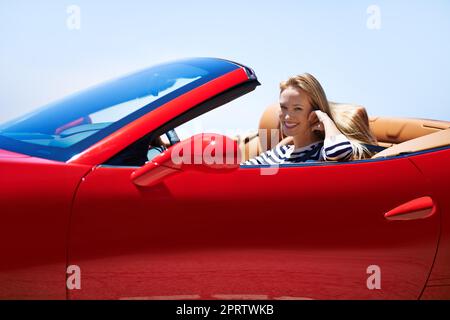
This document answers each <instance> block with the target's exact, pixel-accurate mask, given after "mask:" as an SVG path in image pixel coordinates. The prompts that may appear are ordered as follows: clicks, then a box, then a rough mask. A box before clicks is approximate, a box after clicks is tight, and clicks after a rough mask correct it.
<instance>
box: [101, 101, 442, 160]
mask: <svg viewBox="0 0 450 320" xmlns="http://www.w3.org/2000/svg"><path fill="white" fill-rule="evenodd" d="M217 105H220V103H217ZM330 105H331V106H332V107H334V110H336V111H337V112H347V116H356V115H358V116H360V117H361V116H362V118H363V119H364V120H365V121H366V122H367V126H368V127H369V128H370V130H371V131H372V133H373V135H374V137H375V138H376V140H377V141H376V142H375V143H374V145H366V147H367V148H368V149H369V151H370V152H371V154H372V155H371V157H370V158H372V159H379V158H387V157H394V156H398V155H403V154H407V153H415V152H420V151H425V150H430V149H436V148H440V147H445V146H450V121H438V120H427V119H417V118H395V117H369V116H368V115H367V112H366V109H365V108H364V107H363V106H361V105H357V104H348V103H336V102H330ZM212 108H213V107H211V109H212ZM199 109H202V108H196V110H199ZM278 112H279V105H278V103H273V104H271V105H269V106H268V107H267V108H266V109H265V110H264V112H263V113H262V116H261V118H260V121H259V126H258V129H255V130H253V131H252V132H250V133H248V134H245V135H236V136H234V137H233V139H234V140H235V141H236V142H237V143H238V146H239V149H240V153H241V162H244V161H246V160H248V159H251V158H254V157H256V156H258V155H259V154H261V153H263V152H265V151H267V150H270V149H272V148H274V147H275V146H276V145H277V144H278V143H283V142H285V141H286V139H284V140H283V137H282V136H281V130H280V122H279V120H278ZM202 113H204V109H203V112H201V111H198V112H197V111H195V112H194V113H193V114H192V115H187V116H186V117H183V118H184V119H182V118H180V119H177V121H176V123H172V124H168V125H167V126H164V127H162V128H160V129H159V130H157V131H156V132H152V133H150V134H149V135H147V136H145V137H143V138H142V139H140V140H138V141H137V142H135V143H134V144H132V145H130V146H129V147H128V148H126V149H125V150H123V151H122V152H120V153H119V154H118V155H116V156H114V157H113V158H112V159H110V160H108V161H107V162H106V163H105V164H108V165H115V166H117V165H118V166H142V165H144V164H145V163H146V162H148V161H150V160H152V159H153V158H154V157H155V156H157V155H158V154H160V153H161V152H163V151H164V150H167V148H169V147H170V146H172V145H174V144H176V143H178V142H179V141H180V139H179V137H178V135H177V133H176V130H175V129H176V128H177V125H181V124H182V123H183V122H186V121H189V120H190V119H194V118H195V117H196V116H198V115H200V114H202ZM263 135H266V137H263Z"/></svg>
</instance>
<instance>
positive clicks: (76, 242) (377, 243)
mask: <svg viewBox="0 0 450 320" xmlns="http://www.w3.org/2000/svg"><path fill="white" fill-rule="evenodd" d="M252 77H253V75H252V74H251V72H249V69H248V68H246V67H244V66H241V65H238V66H237V67H236V68H235V69H234V70H232V71H229V72H227V73H225V74H222V75H220V76H218V77H215V78H214V79H211V80H210V81H208V82H207V83H205V84H203V85H201V86H198V87H195V88H193V89H192V90H189V91H187V92H185V93H184V94H182V95H180V96H178V97H176V98H175V99H172V100H170V101H168V102H166V103H164V104H162V105H161V106H160V107H158V108H156V109H153V110H151V111H149V112H148V113H145V114H144V115H142V116H140V117H139V118H137V119H136V120H134V121H132V122H130V123H128V124H126V125H125V126H123V127H121V128H119V129H118V130H116V131H114V132H112V133H111V134H109V135H108V136H106V137H104V138H103V139H101V140H99V141H98V142H96V143H94V144H92V145H91V146H89V147H88V148H86V149H85V150H83V151H82V152H80V153H79V154H77V155H76V156H75V157H71V158H70V159H68V160H66V161H58V160H54V159H45V158H43V157H37V156H33V155H27V154H25V153H19V152H14V151H11V150H0V181H1V183H0V204H1V207H0V208H1V209H0V210H1V212H0V216H1V223H0V252H1V258H0V261H1V262H0V298H2V299H429V298H432V299H435V298H439V299H449V298H450V197H449V196H448V191H447V190H448V186H447V185H448V181H450V167H449V166H448V163H449V160H450V148H448V147H444V148H439V149H434V150H429V151H426V152H420V153H414V154H408V155H401V156H397V157H392V158H387V159H371V160H366V161H352V162H348V163H304V164H299V165H286V166H280V167H279V168H278V172H277V174H271V175H264V174H261V170H260V168H258V167H251V166H250V167H245V166H241V167H239V166H235V167H233V168H231V169H230V170H226V171H223V170H218V171H217V172H216V171H214V170H203V169H202V165H199V166H198V168H197V169H195V165H194V166H193V167H190V168H189V169H183V168H178V169H177V170H176V172H175V173H172V174H170V175H168V176H165V177H163V178H161V179H160V180H158V181H157V183H153V184H151V185H145V183H144V185H138V184H136V183H135V182H134V181H133V178H132V177H133V174H136V173H135V172H136V171H138V170H143V169H142V168H140V167H136V166H115V165H108V164H106V163H107V161H108V159H111V157H113V156H114V155H116V154H118V153H120V152H121V151H122V150H124V149H125V148H127V147H128V146H129V145H131V144H132V143H134V142H135V141H136V140H138V139H139V138H141V137H142V136H144V135H146V134H148V133H150V132H152V131H154V130H156V129H157V128H161V127H162V126H164V125H165V124H166V123H168V122H170V121H172V120H173V119H176V118H177V117H180V116H181V115H183V114H185V113H186V112H188V111H189V110H194V109H196V108H201V106H202V105H203V103H205V101H209V100H210V99H212V98H214V97H217V96H220V95H221V94H223V93H225V92H228V91H230V90H232V89H233V88H236V87H238V86H242V85H243V84H246V83H249V82H251V81H253V83H254V81H255V78H254V77H253V78H252ZM254 86H256V85H254ZM153 162H155V161H153ZM151 164H152V163H149V164H146V166H150V165H151ZM186 168H187V167H186ZM155 172H156V171H155ZM147 174H148V175H152V171H151V170H150V171H149V173H147ZM150 177H151V176H150ZM446 186H447V187H446ZM396 217H397V218H396ZM72 265H76V266H79V268H80V270H81V288H79V289H73V290H72V289H69V288H68V287H67V286H66V280H67V277H68V273H67V272H66V271H67V268H68V267H69V266H72ZM371 266H377V267H379V270H380V275H381V279H380V284H381V287H380V288H369V286H368V281H369V280H368V279H369V278H370V276H371V274H370V272H369V270H371Z"/></svg>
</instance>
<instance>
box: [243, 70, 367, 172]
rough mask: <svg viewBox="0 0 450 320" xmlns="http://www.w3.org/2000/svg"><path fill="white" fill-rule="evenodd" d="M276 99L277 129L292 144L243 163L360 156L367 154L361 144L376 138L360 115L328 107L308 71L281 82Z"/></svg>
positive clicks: (279, 146) (349, 158) (287, 161)
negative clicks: (277, 105)
mask: <svg viewBox="0 0 450 320" xmlns="http://www.w3.org/2000/svg"><path fill="white" fill-rule="evenodd" d="M279 102H280V124H281V130H282V133H283V135H284V136H288V137H292V138H291V141H292V144H289V145H283V144H279V145H278V146H277V147H276V148H274V149H272V150H269V151H267V152H264V153H263V154H261V155H259V156H257V157H255V158H253V159H250V160H248V161H246V162H245V163H243V164H244V165H264V164H269V165H276V164H282V163H298V162H306V161H346V160H351V159H362V158H364V157H366V156H367V155H369V154H370V152H369V151H368V150H367V148H366V147H365V146H364V145H363V144H364V143H367V144H374V143H375V142H376V139H375V138H374V137H373V135H372V134H371V132H370V129H369V127H368V126H367V125H366V124H364V123H362V122H363V121H364V117H354V116H353V117H348V116H345V114H343V115H341V114H339V110H338V109H337V108H336V109H335V110H332V109H331V107H330V105H329V103H328V100H327V97H326V95H325V92H324V90H323V89H322V86H321V85H320V83H319V82H318V81H317V79H316V78H314V77H313V76H312V75H311V74H309V73H305V74H302V75H299V76H295V77H292V78H289V79H288V80H287V81H284V82H282V83H281V84H280V100H279ZM342 111H344V110H342ZM348 113H349V112H348V110H347V112H346V114H348ZM336 119H337V120H338V121H336ZM344 133H346V134H344Z"/></svg>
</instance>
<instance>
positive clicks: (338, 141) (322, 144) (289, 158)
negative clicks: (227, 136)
mask: <svg viewBox="0 0 450 320" xmlns="http://www.w3.org/2000/svg"><path fill="white" fill-rule="evenodd" d="M352 154H353V148H352V144H351V142H350V140H348V138H347V137H346V136H345V135H343V134H340V135H337V136H334V137H330V138H325V140H324V141H319V142H315V143H312V144H310V145H308V146H306V147H301V148H297V149H295V148H294V145H287V146H277V147H275V148H274V149H272V150H269V151H266V152H264V153H262V154H260V155H259V156H257V157H255V158H253V159H250V160H248V161H245V162H243V163H241V165H278V164H283V163H299V162H307V161H347V160H350V159H351V156H352Z"/></svg>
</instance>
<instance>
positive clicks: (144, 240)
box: [69, 158, 439, 299]
mask: <svg viewBox="0 0 450 320" xmlns="http://www.w3.org/2000/svg"><path fill="white" fill-rule="evenodd" d="M134 169H135V168H117V167H99V168H97V169H96V170H94V171H93V172H91V173H90V174H89V175H88V176H87V177H86V179H85V181H84V182H83V183H82V184H81V186H80V188H79V192H78V194H77V197H76V200H75V204H74V212H73V221H72V224H71V235H70V239H71V240H70V254H69V260H70V263H71V264H77V265H79V266H80V268H81V270H82V274H83V278H82V289H81V290H73V291H71V292H70V297H71V298H73V299H77V298H119V299H159V298H170V297H172V298H177V297H192V298H224V297H231V298H239V297H244V298H245V297H247V298H249V297H250V298H251V297H259V298H261V297H263V298H271V299H276V298H290V299H340V298H345V299H349V298H351V299H417V298H418V297H419V296H420V293H421V291H422V290H423V288H424V286H425V283H426V280H427V277H428V275H429V272H430V270H431V266H432V262H433V259H434V256H435V252H436V247H437V241H438V235H439V218H438V216H439V211H437V212H435V213H434V214H433V215H432V216H430V217H428V218H426V219H415V220H408V221H390V220H388V219H386V218H385V217H384V214H385V213H387V212H389V211H390V210H392V209H394V208H396V207H398V206H400V205H402V204H404V203H407V202H408V201H411V200H414V199H417V198H420V197H424V196H430V197H432V196H433V195H432V194H431V191H430V189H429V186H428V184H427V183H426V182H425V180H424V178H423V176H422V174H421V173H420V172H419V171H418V170H417V168H416V167H415V166H414V165H413V164H412V163H411V162H410V161H409V160H408V159H406V158H400V159H393V160H387V161H369V162H360V163H347V164H320V165H299V166H287V167H280V168H279V171H278V172H277V173H276V174H272V175H267V174H266V173H264V172H263V171H261V169H260V168H244V167H241V168H240V169H238V170H236V171H234V172H231V173H226V174H225V173H224V174H216V173H207V172H195V171H187V172H181V173H179V174H175V175H172V176H170V177H168V178H167V179H166V180H164V182H163V183H161V184H160V185H157V186H155V187H151V188H143V187H137V186H135V185H134V184H133V183H132V182H131V180H130V175H131V173H132V172H133V171H134ZM374 265H375V266H378V267H379V269H380V273H381V289H369V288H368V286H367V281H368V278H369V277H370V274H368V269H370V267H371V266H374Z"/></svg>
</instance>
